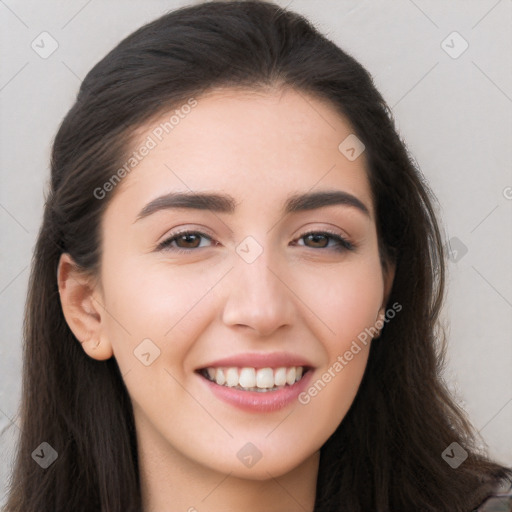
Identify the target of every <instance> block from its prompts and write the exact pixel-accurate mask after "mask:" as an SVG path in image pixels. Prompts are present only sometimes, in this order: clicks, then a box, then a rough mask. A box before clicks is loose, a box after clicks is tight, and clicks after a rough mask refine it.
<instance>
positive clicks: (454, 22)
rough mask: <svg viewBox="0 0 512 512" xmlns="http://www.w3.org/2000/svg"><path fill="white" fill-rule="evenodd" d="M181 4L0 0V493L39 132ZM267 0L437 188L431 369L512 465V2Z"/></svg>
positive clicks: (42, 157)
mask: <svg viewBox="0 0 512 512" xmlns="http://www.w3.org/2000/svg"><path fill="white" fill-rule="evenodd" d="M187 3H188V4H190V2H184V1H148V2H142V1H127V0H123V1H120V0H116V1H109V2H100V1H99V0H89V1H87V0H72V1H70V0H67V1H57V0H51V1H45V2H40V1H37V0H31V1H28V0H26V1H16V0H0V25H1V36H0V37H1V43H0V44H1V55H2V59H1V64H0V107H1V112H2V116H1V124H0V162H1V166H0V168H1V188H0V190H1V192H0V229H1V236H2V239H1V244H0V250H1V270H0V304H1V315H2V324H1V326H2V330H1V333H2V337H1V341H0V375H1V379H2V381H1V390H0V433H1V436H0V459H1V468H0V504H1V503H2V502H3V501H2V496H3V494H4V492H5V491H2V489H3V485H5V483H6V481H7V477H8V474H9V465H10V460H11V459H12V457H13V454H14V449H15V444H14V443H15V440H16V437H17V433H18V429H19V423H18V418H17V407H18V402H19V397H20V391H21V335H20V333H21V326H22V314H23V307H24V301H25V294H26V287H27V281H28V275H29V268H30V267H29V265H30V260H31V254H32V250H33V247H34V243H35V238H36V235H37V231H38V229H39V225H40V221H41V215H42V207H43V202H44V194H45V190H46V184H47V180H48V176H49V167H48V162H49V154H50V147H51V143H52V140H53V137H54V135H55V132H56V130H57V128H58V125H59V123H60V121H61V119H62V117H63V116H64V114H65V113H66V112H67V110H68V109H69V108H70V106H71V105H72V102H73V99H74V96H75V94H76V92H77V89H78V86H79V84H80V81H81V79H82V78H83V77H84V76H85V74H86V73H87V71H88V70H89V69H90V68H91V67H92V66H93V65H94V64H95V63H96V62H97V61H98V60H99V59H100V58H101V57H103V56H104V55H105V53H106V52H107V51H108V50H110V49H111V48H112V47H113V46H114V45H115V44H117V43H118V42H119V41H120V40H121V39H122V38H123V37H125V36H126V35H128V34H129V33H130V32H132V31H133V30H134V29H136V28H138V27H139V26H141V25H142V24H144V23H146V22H147V21H150V20H152V19H154V18H156V17H158V16H159V15H161V14H163V13H164V12H166V11H168V10H171V9H173V8H175V7H178V6H182V5H185V4H187ZM192 3H199V2H192ZM278 3H279V4H280V5H282V6H283V7H284V6H287V5H288V6H289V7H290V8H291V9H294V10H296V11H298V12H300V13H303V14H305V15H306V16H307V17H309V18H310V19H311V20H312V21H313V22H314V23H315V24H316V26H317V27H318V28H319V29H320V30H321V31H322V32H324V33H325V34H326V35H328V37H330V38H331V39H333V40H334V41H335V42H336V43H337V44H339V45H340V46H341V47H342V48H343V49H345V50H347V51H348V52H349V53H351V54H352V55H353V56H354V57H356V58H357V59H358V60H359V61H360V62H361V63H362V64H363V65H364V66H365V67H366V68H367V69H368V70H369V71H370V72H371V73H372V75H373V76H374V79H375V83H376V85H377V87H378V88H379V90H380V91H381V92H382V94H383V95H384V97H385V99H386V100H387V102H388V103H389V105H390V106H391V107H392V109H393V111H394V115H395V117H396V121H397V125H398V127H399V130H400V133H401V134H402V136H403V137H404V139H405V140H406V142H407V144H408V147H409V149H410V151H411V152H412V154H413V155H414V157H415V158H416V160H417V162H418V164H419V165H420V166H421V168H422V170H423V173H424V174H425V176H426V178H427V180H428V181H429V182H430V184H431V186H432V188H433V190H434V192H435V193H436V195H437V197H438V199H439V203H440V212H439V213H440V216H441V219H442V225H443V230H444V235H445V238H446V240H452V248H454V249H455V250H456V252H453V253H452V256H451V259H452V261H450V262H449V265H448V266H449V282H448V287H449V288H448V294H447V301H446V305H445V308H444V312H443V318H444V323H445V326H446V329H447V333H448V337H449V341H450V345H449V347H450V348H449V352H448V364H447V368H446V372H445V379H446V380H447V382H448V383H449V386H450V388H451V389H452V390H453V392H454V393H455V394H456V396H457V400H458V402H459V403H460V404H461V405H462V407H463V408H464V409H465V410H466V411H467V413H468V415H469V417H470V419H471V421H472V422H473V424H474V426H475V428H476V430H478V431H479V432H480V433H481V436H482V443H485V444H487V446H488V449H489V453H490V455H491V456H492V457H494V458H495V459H497V460H498V461H500V462H502V463H505V464H508V465H512V432H511V430H512V427H511V426H512V371H511V368H512V343H511V332H512V315H511V313H512V272H511V261H512V258H511V256H512V240H511V236H510V234H511V232H512V174H511V169H512V166H511V164H512V144H511V141H512V137H511V136H512V122H511V121H512V62H511V60H512V58H511V57H512V30H511V27H512V1H511V0H499V1H496V0H479V1H476V0H474V1H468V0H464V1H462V0H460V1H452V2H450V5H446V4H447V2H444V1H442V0H437V1H427V0H415V1H413V0H395V1H391V0H386V1H379V2H377V1H373V2H372V1H360V0H353V1H348V0H345V1H338V0H336V1H335V0H332V1H330V0H322V1H311V0H310V1H307V0H292V1H291V2H290V1H289V0H286V1H284V0H283V1H279V2H278ZM43 31H47V32H48V33H49V34H51V36H52V37H53V38H54V39H55V40H56V41H57V43H58V48H57V50H56V51H55V52H54V53H53V54H52V55H50V56H49V57H47V58H42V57H41V56H40V55H38V54H37V53H36V52H35V51H34V50H33V49H32V47H31V44H32V41H34V40H35V41H36V43H37V42H38V41H40V37H39V35H40V34H41V32H43ZM453 31H457V32H458V33H460V34H461V36H462V37H463V38H464V39H465V40H466V41H467V42H468V44H469V47H468V49H467V50H466V51H465V52H464V53H462V54H461V55H460V56H458V57H457V58H453V55H455V53H459V52H460V50H461V49H462V48H463V46H461V44H462V42H461V41H460V40H457V39H456V38H454V37H453V36H450V37H449V38H448V39H446V38H447V36H449V34H451V33H452V32H453ZM444 40H446V42H445V43H444V45H443V46H444V47H445V48H446V47H448V48H447V49H448V50H449V51H450V52H451V53H452V56H450V55H449V54H448V53H446V51H445V50H444V49H443V46H442V41H444ZM45 47H46V48H49V46H45ZM449 47H451V48H449ZM454 52H455V53H454ZM466 250H467V252H466V253H464V252H465V251H466ZM440 456H441V454H440Z"/></svg>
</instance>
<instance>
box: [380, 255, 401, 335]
mask: <svg viewBox="0 0 512 512" xmlns="http://www.w3.org/2000/svg"><path fill="white" fill-rule="evenodd" d="M395 271H396V264H395V263H394V262H393V263H388V264H387V265H386V267H385V268H384V269H383V271H382V276H383V278H384V293H383V298H382V305H381V307H380V309H379V312H378V313H377V318H376V321H378V320H379V319H380V320H381V321H384V318H386V306H387V303H388V300H389V296H390V294H391V289H392V288H393V281H394V280H395ZM379 336H380V329H379V334H378V335H377V336H376V338H378V337H379Z"/></svg>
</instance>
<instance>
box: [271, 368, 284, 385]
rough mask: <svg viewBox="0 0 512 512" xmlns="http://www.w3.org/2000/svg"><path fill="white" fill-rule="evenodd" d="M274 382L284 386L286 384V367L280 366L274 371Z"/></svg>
mask: <svg viewBox="0 0 512 512" xmlns="http://www.w3.org/2000/svg"><path fill="white" fill-rule="evenodd" d="M274 384H275V385H276V386H284V385H285V384H286V368H278V369H277V370H276V371H275V372H274Z"/></svg>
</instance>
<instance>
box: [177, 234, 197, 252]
mask: <svg viewBox="0 0 512 512" xmlns="http://www.w3.org/2000/svg"><path fill="white" fill-rule="evenodd" d="M180 242H183V245H181V244H180ZM199 243H201V238H200V237H199V236H197V235H196V234H190V235H189V234H185V235H179V236H178V237H177V238H176V244H177V245H178V247H182V248H183V249H195V248H196V247H199Z"/></svg>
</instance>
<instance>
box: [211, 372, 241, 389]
mask: <svg viewBox="0 0 512 512" xmlns="http://www.w3.org/2000/svg"><path fill="white" fill-rule="evenodd" d="M209 370H213V372H215V370H214V369H213V368H209ZM226 386H229V387H230V388H232V387H234V386H238V370H237V369H236V368H228V369H227V370H226Z"/></svg>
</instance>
